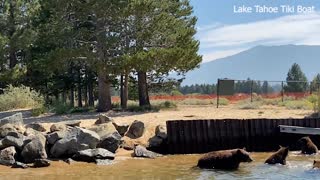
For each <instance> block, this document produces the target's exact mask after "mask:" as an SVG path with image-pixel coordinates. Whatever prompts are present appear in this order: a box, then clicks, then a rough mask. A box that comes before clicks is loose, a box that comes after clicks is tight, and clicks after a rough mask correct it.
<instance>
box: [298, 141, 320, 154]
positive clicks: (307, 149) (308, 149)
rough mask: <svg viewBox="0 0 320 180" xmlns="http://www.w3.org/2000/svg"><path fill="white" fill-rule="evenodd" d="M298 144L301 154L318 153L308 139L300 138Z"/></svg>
mask: <svg viewBox="0 0 320 180" xmlns="http://www.w3.org/2000/svg"><path fill="white" fill-rule="evenodd" d="M298 143H299V144H300V145H301V153H302V154H316V153H318V148H317V146H316V145H315V144H314V143H313V142H312V140H311V139H310V138H309V137H303V138H301V139H300V140H299V141H298Z"/></svg>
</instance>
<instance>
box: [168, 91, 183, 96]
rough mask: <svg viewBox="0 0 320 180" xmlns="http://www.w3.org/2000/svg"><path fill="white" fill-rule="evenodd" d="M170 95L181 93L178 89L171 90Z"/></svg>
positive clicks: (180, 94)
mask: <svg viewBox="0 0 320 180" xmlns="http://www.w3.org/2000/svg"><path fill="white" fill-rule="evenodd" d="M170 95H171V96H182V95H183V94H182V93H181V92H180V91H178V90H173V91H171V93H170Z"/></svg>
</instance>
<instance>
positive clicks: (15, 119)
mask: <svg viewBox="0 0 320 180" xmlns="http://www.w3.org/2000/svg"><path fill="white" fill-rule="evenodd" d="M4 124H13V125H18V126H23V118H22V113H17V114H14V115H12V116H8V117H5V118H3V119H0V126H2V125H4Z"/></svg>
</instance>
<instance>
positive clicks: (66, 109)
mask: <svg viewBox="0 0 320 180" xmlns="http://www.w3.org/2000/svg"><path fill="white" fill-rule="evenodd" d="M52 107H53V108H52V110H51V111H52V112H54V113H56V114H67V113H70V111H71V110H72V107H71V106H70V105H69V104H67V103H64V102H61V101H57V102H54V103H53V105H52Z"/></svg>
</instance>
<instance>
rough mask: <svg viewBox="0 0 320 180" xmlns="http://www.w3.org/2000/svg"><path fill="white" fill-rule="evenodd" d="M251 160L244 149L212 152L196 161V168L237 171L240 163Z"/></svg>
mask: <svg viewBox="0 0 320 180" xmlns="http://www.w3.org/2000/svg"><path fill="white" fill-rule="evenodd" d="M251 161H252V159H251V157H250V155H249V153H248V152H247V151H246V150H245V149H230V150H223V151H212V152H209V153H207V154H205V155H203V156H202V157H201V158H200V159H199V160H198V165H197V166H198V167H199V168H205V169H213V168H214V169H237V168H238V167H239V164H240V163H241V162H251Z"/></svg>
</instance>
